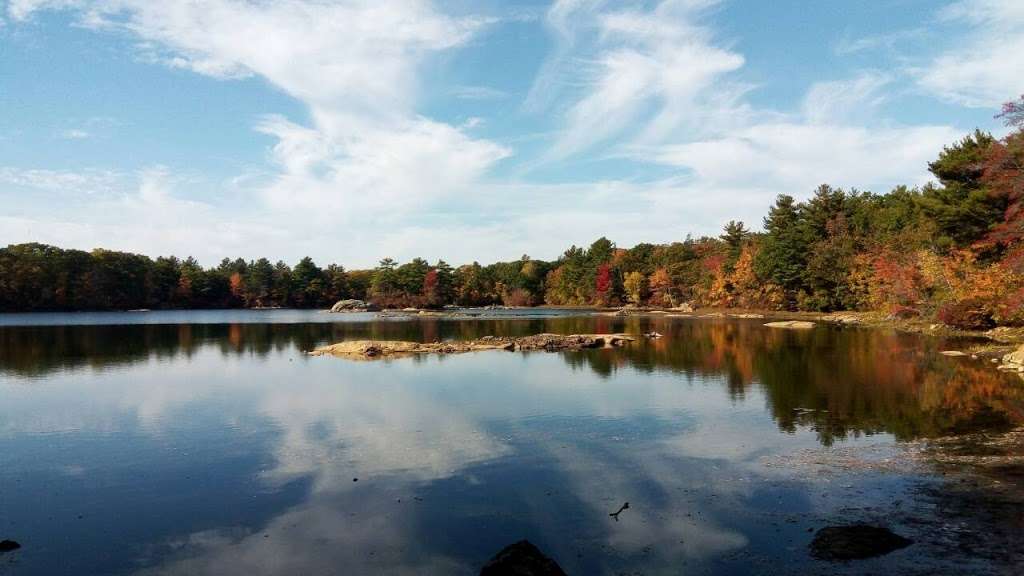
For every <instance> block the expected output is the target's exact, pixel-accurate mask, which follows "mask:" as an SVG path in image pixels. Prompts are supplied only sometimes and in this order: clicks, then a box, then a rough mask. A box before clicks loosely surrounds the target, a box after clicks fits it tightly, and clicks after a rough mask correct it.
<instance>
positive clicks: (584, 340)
mask: <svg viewBox="0 0 1024 576" xmlns="http://www.w3.org/2000/svg"><path fill="white" fill-rule="evenodd" d="M632 341H633V338H632V337H631V336H626V335H624V334H571V335H568V336H566V335H562V334H536V335H534V336H523V337H519V338H509V337H499V336H485V337H483V338H480V339H478V340H461V341H459V340H454V341H451V342H405V341H400V340H350V341H346V342H339V343H337V344H331V345H329V346H321V347H320V348H317V349H316V350H313V351H312V352H310V353H309V354H310V355H311V356H338V357H341V358H350V359H362V360H375V359H381V358H395V357H402V356H415V355H418V354H461V353H465V352H479V351H483V350H509V351H513V350H520V351H529V350H544V351H548V352H556V351H559V350H583V349H588V348H613V347H617V346H622V345H624V344H626V343H628V342H632Z"/></svg>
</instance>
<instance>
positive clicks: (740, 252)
mask: <svg viewBox="0 0 1024 576" xmlns="http://www.w3.org/2000/svg"><path fill="white" fill-rule="evenodd" d="M998 117H999V118H1002V119H1003V120H1004V121H1005V122H1006V123H1007V125H1008V126H1009V127H1010V128H1011V130H1012V131H1011V133H1010V134H1009V135H1007V136H1006V137H1004V138H1002V139H997V138H995V137H993V136H992V135H990V134H987V133H984V132H981V131H975V132H973V133H971V134H968V135H967V136H965V137H964V138H962V139H961V140H960V141H958V142H955V143H953V144H951V145H949V146H947V147H945V148H944V149H943V150H942V151H941V152H940V153H939V154H938V157H937V158H936V159H935V161H933V162H931V163H929V165H928V168H929V170H931V172H932V174H933V175H934V177H935V180H936V181H935V182H934V183H929V184H927V185H925V186H923V187H920V188H908V187H905V186H899V187H897V188H895V189H893V190H891V191H889V192H888V193H884V194H876V193H871V192H862V191H858V190H843V189H839V188H834V187H831V186H828V185H822V186H819V187H818V188H817V189H815V190H813V191H799V190H797V191H794V193H796V194H805V193H806V192H810V194H806V199H805V200H802V201H800V200H797V198H796V197H794V196H790V195H780V196H779V197H778V198H777V199H776V201H775V203H774V204H773V205H772V206H770V207H769V210H768V214H767V216H766V217H765V219H764V222H763V226H762V231H760V232H754V231H751V230H748V229H747V228H746V226H745V225H744V224H743V223H742V222H736V221H730V222H728V223H726V224H725V226H724V229H723V232H722V234H721V235H720V236H718V237H701V238H691V237H687V238H686V239H685V240H682V241H679V242H672V243H669V244H661V245H655V244H638V245H636V246H634V247H632V248H629V249H625V248H620V247H617V246H616V245H615V244H614V243H613V242H612V241H611V240H609V239H607V238H599V239H598V240H596V241H595V242H593V243H592V244H591V245H589V246H587V247H577V246H572V247H570V248H569V249H568V250H566V251H565V252H564V253H563V254H562V255H561V256H559V257H558V258H557V259H555V260H553V261H545V260H538V259H534V258H530V257H529V256H523V257H522V258H520V259H518V260H512V261H507V262H497V263H494V264H489V265H486V266H485V265H481V264H478V263H476V262H474V263H472V264H466V265H462V266H459V267H457V268H452V267H450V266H449V265H448V264H446V263H445V262H443V261H438V262H436V263H434V264H431V263H429V262H427V261H426V260H423V259H420V258H415V259H413V260H411V261H409V262H406V263H403V264H399V263H398V262H395V261H394V260H391V259H390V258H385V259H384V260H381V261H380V264H379V265H378V266H377V267H375V268H374V269H372V270H345V269H344V268H342V267H341V266H336V265H331V266H328V267H327V268H320V267H318V266H317V265H316V264H315V263H313V261H312V260H311V259H309V258H304V259H303V260H301V261H300V262H299V263H297V264H296V265H295V266H294V267H290V266H288V265H287V264H285V263H284V262H277V263H276V264H272V263H271V262H270V261H268V260H267V259H259V260H250V261H245V260H242V259H236V260H228V259H225V260H224V261H222V262H221V263H220V264H219V265H218V266H216V267H214V268H203V267H201V266H200V265H199V264H198V263H197V262H196V261H195V260H193V259H191V258H188V259H185V260H179V259H178V258H174V257H170V258H157V259H155V260H153V259H150V258H148V257H146V256H140V255H137V254H126V253H121V252H112V251H107V250H94V251H92V252H83V251H77V250H62V249H60V248H55V247H52V246H45V245H42V244H21V245H12V246H9V247H7V248H4V249H0V311H31V310H82V309H126V308H143V307H145V308H195V307H198V308H206V307H260V306H294V307H303V308H309V307H322V306H329V305H330V304H332V303H333V302H334V301H336V300H338V299H341V298H359V299H365V300H370V301H372V302H374V303H376V304H378V305H380V306H382V307H406V306H424V307H441V306H445V305H451V304H455V305H461V306H482V305H491V304H504V305H508V306H536V305H540V304H547V305H552V306H622V305H632V306H654V307H677V306H679V305H682V304H689V305H693V306H706V307H708V306H710V307H731V308H765V309H789V310H809V311H832V310H880V311H884V312H886V313H889V314H892V315H895V316H899V317H920V318H924V319H933V320H937V321H941V322H945V323H947V324H950V325H953V326H958V327H962V328H985V327H989V326H993V325H1020V324H1024V170H1022V168H1024V96H1022V97H1021V99H1020V100H1017V101H1014V102H1010V103H1008V104H1006V105H1005V106H1004V108H1003V110H1002V112H1001V113H1000V114H999V116H998ZM880 154H881V152H880Z"/></svg>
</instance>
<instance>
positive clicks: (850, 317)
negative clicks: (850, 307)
mask: <svg viewBox="0 0 1024 576" xmlns="http://www.w3.org/2000/svg"><path fill="white" fill-rule="evenodd" d="M821 319H822V320H824V321H825V322H834V323H836V324H850V325H853V324H861V323H862V321H861V318H860V316H858V315H856V314H851V313H843V312H834V313H832V314H827V315H825V316H822V317H821Z"/></svg>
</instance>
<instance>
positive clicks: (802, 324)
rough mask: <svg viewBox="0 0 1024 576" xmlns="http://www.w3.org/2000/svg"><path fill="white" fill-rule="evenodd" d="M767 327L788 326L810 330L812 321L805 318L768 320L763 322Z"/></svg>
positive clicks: (812, 326)
mask: <svg viewBox="0 0 1024 576" xmlns="http://www.w3.org/2000/svg"><path fill="white" fill-rule="evenodd" d="M765 326H767V327H769V328H789V329H790V330H810V329H811V328H814V322H807V321H806V320H785V321H782V322H769V323H767V324H765Z"/></svg>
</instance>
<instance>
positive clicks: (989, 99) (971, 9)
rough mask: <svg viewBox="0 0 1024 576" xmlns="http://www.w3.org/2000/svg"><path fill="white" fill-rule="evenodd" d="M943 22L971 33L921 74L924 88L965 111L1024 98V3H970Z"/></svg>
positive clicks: (1007, 0) (949, 9)
mask: <svg viewBox="0 0 1024 576" xmlns="http://www.w3.org/2000/svg"><path fill="white" fill-rule="evenodd" d="M940 16H941V18H942V19H943V20H945V21H947V22H949V23H951V24H954V25H956V26H958V27H966V33H965V34H964V35H962V36H960V37H958V38H957V41H956V42H955V43H954V44H953V46H951V47H950V48H949V49H948V50H946V51H945V52H943V53H941V54H940V55H938V56H937V57H936V58H935V59H934V60H932V61H931V62H930V63H929V64H928V65H927V66H925V67H923V68H921V69H919V70H917V71H916V74H917V77H918V82H919V84H920V85H921V87H923V88H925V89H926V90H928V91H930V92H933V93H934V94H936V95H938V96H939V97H941V98H945V99H947V100H949V101H952V102H955V103H957V104H961V105H964V106H972V107H984V108H995V107H997V106H998V105H999V104H1001V103H1002V102H1005V101H1007V100H1012V99H1013V98H1015V97H1016V96H1017V95H1018V94H1020V93H1022V92H1024V58H1022V57H1021V56H1020V55H1021V54H1024V2H1020V1H1019V0H964V1H962V2H956V3H954V4H952V5H950V6H948V7H947V8H946V9H945V10H943V11H942V13H941V15H940Z"/></svg>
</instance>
